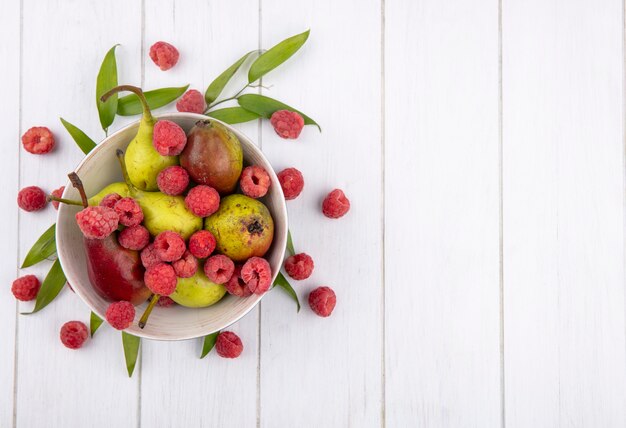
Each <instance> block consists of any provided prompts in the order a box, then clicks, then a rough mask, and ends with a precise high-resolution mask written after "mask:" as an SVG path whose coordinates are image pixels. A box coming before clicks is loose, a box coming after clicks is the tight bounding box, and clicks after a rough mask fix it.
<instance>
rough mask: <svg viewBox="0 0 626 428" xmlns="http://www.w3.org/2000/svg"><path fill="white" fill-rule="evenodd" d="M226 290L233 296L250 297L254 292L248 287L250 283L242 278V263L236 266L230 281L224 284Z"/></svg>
mask: <svg viewBox="0 0 626 428" xmlns="http://www.w3.org/2000/svg"><path fill="white" fill-rule="evenodd" d="M224 287H226V291H228V293H230V294H232V295H233V296H238V297H248V296H250V295H251V294H252V291H250V289H249V288H248V285H246V283H245V282H244V280H243V279H242V278H241V265H238V266H235V271H234V272H233V275H232V276H231V277H230V279H229V280H228V282H227V283H226V284H224Z"/></svg>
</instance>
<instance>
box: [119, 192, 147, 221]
mask: <svg viewBox="0 0 626 428" xmlns="http://www.w3.org/2000/svg"><path fill="white" fill-rule="evenodd" d="M114 209H115V212H116V213H117V215H119V216H120V223H122V224H123V225H124V226H128V227H132V226H137V225H138V224H139V223H141V222H142V221H143V211H141V207H140V206H139V204H138V203H137V201H136V200H134V199H133V198H128V197H127V198H122V199H120V200H119V201H117V203H116V204H115V207H114Z"/></svg>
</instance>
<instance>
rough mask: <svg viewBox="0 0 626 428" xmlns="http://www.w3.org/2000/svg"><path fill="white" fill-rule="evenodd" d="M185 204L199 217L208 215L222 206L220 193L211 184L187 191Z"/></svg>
mask: <svg viewBox="0 0 626 428" xmlns="http://www.w3.org/2000/svg"><path fill="white" fill-rule="evenodd" d="M185 204H186V205H187V208H189V211H191V212H192V213H194V214H195V215H197V216H198V217H208V216H210V215H211V214H213V213H214V212H215V211H217V209H218V208H219V207H220V194H219V193H217V190H215V189H214V188H212V187H211V186H205V185H203V184H202V185H199V186H196V187H194V188H193V189H191V190H190V191H189V193H187V197H186V198H185Z"/></svg>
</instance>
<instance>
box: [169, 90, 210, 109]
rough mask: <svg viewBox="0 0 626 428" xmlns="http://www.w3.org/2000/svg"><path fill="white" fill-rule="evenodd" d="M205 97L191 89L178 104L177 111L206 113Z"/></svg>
mask: <svg viewBox="0 0 626 428" xmlns="http://www.w3.org/2000/svg"><path fill="white" fill-rule="evenodd" d="M205 108H206V103H205V102H204V96H203V95H202V94H201V93H200V92H199V91H196V90H195V89H190V90H188V91H187V92H185V94H184V95H183V96H182V97H181V98H180V99H179V100H178V102H177V103H176V110H178V111H181V112H188V113H198V114H202V113H204V109H205Z"/></svg>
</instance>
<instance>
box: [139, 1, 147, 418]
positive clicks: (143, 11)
mask: <svg viewBox="0 0 626 428" xmlns="http://www.w3.org/2000/svg"><path fill="white" fill-rule="evenodd" d="M140 15H141V25H140V32H141V33H140V37H139V43H140V48H139V49H140V53H141V64H140V69H141V87H142V88H143V87H144V85H145V79H146V61H145V53H146V1H145V0H141V13H140ZM143 342H144V343H142V344H141V349H140V354H139V361H138V366H139V367H137V428H141V412H142V409H141V400H142V398H141V390H142V388H143V382H142V378H143V376H142V371H143V364H142V361H143V352H144V347H145V345H146V343H145V340H144V341H143Z"/></svg>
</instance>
